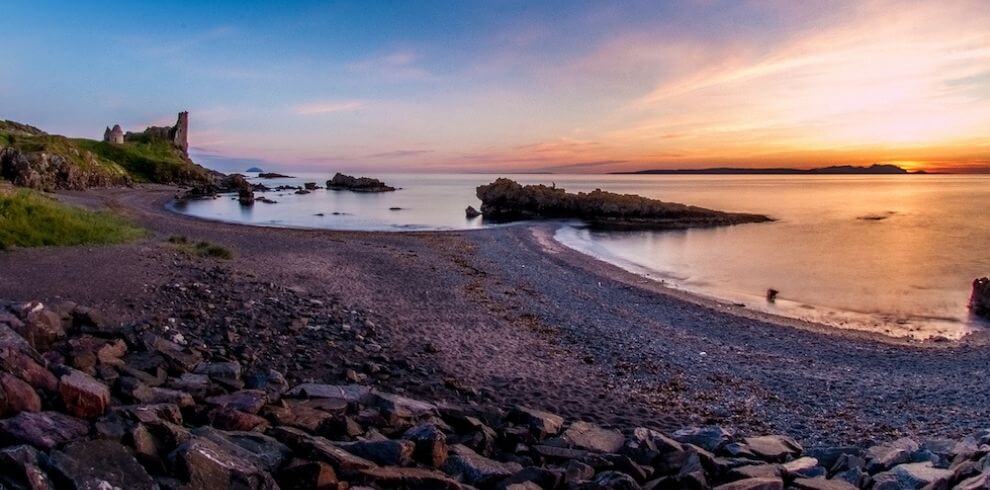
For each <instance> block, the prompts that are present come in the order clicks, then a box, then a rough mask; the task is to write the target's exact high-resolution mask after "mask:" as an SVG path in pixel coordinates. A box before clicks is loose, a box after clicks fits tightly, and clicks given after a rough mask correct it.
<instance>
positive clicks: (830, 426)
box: [0, 187, 990, 443]
mask: <svg viewBox="0 0 990 490" xmlns="http://www.w3.org/2000/svg"><path fill="white" fill-rule="evenodd" d="M174 192H175V191H174V189H169V188H162V187H156V188H144V189H114V190H105V191H99V192H89V193H72V194H66V195H64V196H63V199H65V200H67V201H71V202H76V203H79V204H84V205H88V206H95V207H100V206H109V207H113V208H116V209H118V210H121V211H122V212H124V213H126V214H128V215H130V216H131V217H132V218H133V219H134V220H135V221H137V222H139V223H140V224H142V225H143V226H145V227H147V228H148V229H149V230H151V231H152V236H150V237H149V238H148V239H146V240H142V241H140V242H136V243H132V244H127V245H122V246H113V247H81V248H71V249H69V248H65V249H35V250H19V251H15V252H13V253H7V254H0V298H11V299H17V300H26V299H35V298H40V299H42V300H45V301H59V300H66V299H68V300H72V301H76V302H78V303H84V304H91V305H94V306H98V307H101V308H104V309H106V310H108V311H111V312H113V313H114V314H116V315H118V316H120V317H122V318H125V319H129V320H136V319H139V318H147V317H149V316H157V317H167V316H168V315H169V313H170V311H167V310H168V309H169V308H171V306H168V305H169V304H171V303H168V302H163V301H162V298H161V296H162V295H163V294H166V293H163V291H168V290H169V289H168V287H167V286H168V285H170V284H179V283H182V284H184V283H192V282H204V281H205V282H206V283H207V285H209V282H210V281H217V282H219V281H223V282H224V284H226V285H229V284H235V286H236V285H240V284H242V283H243V284H244V285H243V287H241V286H236V287H234V289H235V290H236V293H237V294H239V295H242V296H245V297H248V296H250V295H259V296H264V295H265V294H269V293H264V292H261V291H262V289H259V287H258V285H259V284H262V285H263V284H266V283H271V285H273V286H275V285H277V286H278V288H277V289H278V290H279V291H283V293H279V294H290V293H291V294H297V295H303V296H305V297H307V298H313V299H319V300H320V301H326V302H328V303H331V302H332V303H333V304H335V305H344V307H346V308H351V309H355V310H358V311H360V312H361V314H362V315H365V316H367V317H369V318H370V319H372V320H373V322H374V324H375V325H376V327H377V335H378V337H377V338H376V339H375V345H381V347H382V348H383V352H382V353H378V354H376V355H372V354H373V353H374V352H375V351H365V350H364V349H361V352H357V351H355V352H349V353H347V352H345V353H342V354H341V353H337V354H334V355H335V356H336V355H342V356H348V357H347V359H348V360H347V361H346V362H347V363H352V364H353V367H355V368H356V369H358V370H360V368H361V366H363V365H364V364H362V362H363V361H364V360H367V359H374V360H375V361H376V362H379V361H382V360H383V359H384V362H387V363H389V364H392V365H397V366H400V367H401V371H400V372H401V373H404V374H403V375H402V376H374V377H373V380H374V382H377V383H381V384H385V385H388V386H389V387H390V388H393V389H400V390H407V391H410V392H413V393H416V394H418V395H423V396H427V395H428V396H432V397H440V398H449V399H460V400H463V399H470V400H474V401H479V402H486V401H497V402H500V403H514V402H519V403H526V404H529V405H533V406H537V407H542V408H546V409H550V410H553V411H557V412H560V413H563V414H565V415H568V416H574V417H582V418H587V419H594V420H598V421H600V422H604V423H615V424H623V425H625V424H632V423H638V424H644V425H649V426H656V427H658V428H661V429H665V430H669V429H672V428H679V427H682V426H685V425H692V424H700V423H725V424H731V425H734V426H737V427H739V428H741V429H743V430H752V431H758V432H773V431H780V432H787V433H790V434H792V435H794V436H795V437H797V438H798V439H800V440H802V441H804V442H806V443H817V442H835V443H838V442H868V441H870V440H873V439H877V438H879V439H884V440H888V439H890V438H891V437H894V436H897V435H900V434H915V435H933V434H934V435H945V436H958V435H960V434H962V433H966V432H968V431H969V430H971V429H974V428H977V427H983V426H985V421H986V420H987V416H988V414H990V385H988V384H987V383H986V381H985V377H986V372H985V371H986V369H987V368H986V366H987V360H988V359H990V351H988V348H987V347H985V346H981V345H977V344H975V343H967V344H954V345H952V346H948V347H944V346H943V347H939V348H931V347H919V346H911V345H898V344H895V343H889V342H882V341H877V340H876V339H873V338H869V337H868V336H864V335H855V334H846V335H833V334H827V333H822V332H820V331H816V330H817V329H816V328H815V327H814V326H807V325H806V326H804V327H805V328H796V327H794V326H782V325H780V324H778V323H776V322H774V321H769V320H768V319H766V318H763V317H760V316H758V315H753V314H748V313H745V312H741V311H739V310H738V309H737V308H732V307H724V306H720V305H718V304H716V303H713V302H701V303H699V302H697V301H694V300H692V299H690V298H684V297H679V295H676V294H668V293H665V292H663V291H661V290H659V288H657V287H656V286H655V285H651V284H646V283H644V282H643V281H642V280H641V279H640V278H637V277H635V276H633V275H631V274H628V273H624V272H622V271H620V270H618V269H616V268H614V267H611V266H609V265H607V264H603V263H601V262H597V261H593V260H590V259H589V258H588V257H586V256H583V255H581V254H578V253H576V252H573V251H570V250H566V249H563V248H560V247H558V246H555V245H554V243H553V242H552V240H550V239H549V238H548V234H549V233H550V231H552V230H548V229H547V228H546V227H540V226H537V227H531V226H512V227H505V228H498V229H490V230H482V231H470V232H449V233H360V232H333V231H307V230H286V229H272V228H258V227H249V226H241V225H233V224H224V223H214V222H207V221H202V220H196V219H192V218H187V217H184V216H180V215H177V214H174V213H171V212H168V211H166V210H165V209H164V204H165V202H167V201H168V200H169V199H170V198H171V196H172V195H173V194H174ZM172 235H183V236H187V237H189V238H190V239H196V240H208V241H211V242H214V243H218V244H221V245H223V246H226V247H228V248H230V249H231V250H233V251H234V253H235V258H234V259H233V260H231V261H216V260H210V259H196V260H189V259H186V258H184V257H182V256H181V254H179V253H177V252H176V250H175V249H174V247H172V246H170V245H168V244H167V243H166V242H165V239H166V238H167V237H169V236H172ZM548 248H549V250H548ZM204 271H205V272H204ZM210 271H212V272H210ZM207 272H209V273H207ZM259 299H262V298H259ZM185 306H188V305H185ZM163 310H166V311H163ZM224 313H225V312H222V311H219V312H213V311H210V312H204V313H203V314H204V315H223V314H224ZM227 313H229V312H227ZM276 323H277V322H276ZM284 327H285V326H284V325H280V324H273V325H270V326H266V327H263V328H279V329H281V328H284ZM259 328H262V327H259ZM304 347H306V348H307V349H308V351H307V352H310V353H312V352H316V353H319V352H321V351H320V349H323V348H324V347H320V346H316V345H309V346H304ZM299 348H302V347H299ZM259 349H264V346H259ZM326 349H328V350H327V354H326V355H327V356H328V358H329V357H330V353H329V349H331V348H330V347H326ZM279 352H285V351H279ZM292 352H297V354H281V355H301V354H298V352H299V351H298V350H297V351H292ZM335 359H336V357H335ZM289 364H291V363H289ZM316 364H319V363H316ZM337 368H339V366H336V367H334V366H328V367H326V369H325V370H324V371H321V370H320V369H319V368H318V366H317V367H314V366H313V365H310V364H303V365H300V367H299V369H300V372H295V373H290V375H292V376H294V377H295V378H297V379H299V378H302V377H313V378H320V377H324V378H329V377H331V376H339V375H340V369H337Z"/></svg>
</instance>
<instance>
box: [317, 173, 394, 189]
mask: <svg viewBox="0 0 990 490" xmlns="http://www.w3.org/2000/svg"><path fill="white" fill-rule="evenodd" d="M327 189H331V190H335V191H341V190H343V191H354V192H392V191H394V190H395V187H392V186H389V185H386V184H385V183H384V182H382V181H380V180H378V179H372V178H371V177H353V176H350V175H344V174H342V173H340V172H337V173H336V174H334V176H333V178H331V179H330V180H328V181H327Z"/></svg>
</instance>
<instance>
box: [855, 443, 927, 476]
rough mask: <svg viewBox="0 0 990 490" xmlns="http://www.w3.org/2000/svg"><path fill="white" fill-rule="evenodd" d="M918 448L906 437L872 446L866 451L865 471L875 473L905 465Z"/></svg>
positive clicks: (916, 444)
mask: <svg viewBox="0 0 990 490" xmlns="http://www.w3.org/2000/svg"><path fill="white" fill-rule="evenodd" d="M918 447H919V446H918V443H917V442H916V441H915V440H914V439H911V438H908V437H904V438H901V439H898V440H896V441H893V442H889V443H887V444H880V445H878V446H873V447H871V448H869V449H867V450H866V454H865V456H866V463H867V470H868V471H869V472H870V473H877V472H880V471H884V470H889V469H890V468H893V467H894V466H896V465H899V464H901V463H907V462H908V461H911V454H912V453H914V452H915V451H917V450H918Z"/></svg>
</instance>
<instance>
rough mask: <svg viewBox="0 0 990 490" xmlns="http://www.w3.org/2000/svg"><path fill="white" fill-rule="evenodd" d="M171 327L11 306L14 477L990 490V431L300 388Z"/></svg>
mask: <svg viewBox="0 0 990 490" xmlns="http://www.w3.org/2000/svg"><path fill="white" fill-rule="evenodd" d="M210 352H211V351H210V350H209V349H207V348H200V347H197V346H195V345H194V344H193V343H191V342H188V341H187V340H186V339H185V338H184V336H183V334H182V332H180V331H177V330H176V329H175V328H172V327H162V328H157V329H156V328H153V327H151V326H149V325H146V324H141V325H118V324H116V323H113V322H110V321H108V320H107V319H106V318H104V316H103V315H101V314H100V313H99V312H97V311H94V310H92V309H89V308H85V307H79V306H75V305H71V304H65V305H59V306H57V307H54V308H49V307H46V306H44V305H42V304H40V303H37V302H32V303H26V304H11V303H0V394H2V396H0V468H2V471H0V484H2V486H3V487H4V488H18V489H19V488H30V489H46V488H128V489H142V488H149V489H150V488H193V489H199V488H202V489H206V488H263V489H274V488H321V489H343V488H349V487H359V486H364V487H370V488H382V489H384V488H449V489H457V488H497V489H537V488H546V489H582V488H587V489H596V488H598V489H600V488H619V489H637V488H651V489H668V488H669V489H673V488H711V487H714V488H721V489H757V488H759V489H775V488H785V487H789V488H800V489H852V488H874V489H901V488H905V489H906V488H950V487H953V486H954V487H955V488H965V489H975V488H987V485H988V484H990V430H984V431H978V432H976V433H974V434H972V435H970V436H968V437H965V438H963V439H961V440H948V439H945V440H942V439H935V440H928V441H915V440H913V439H899V440H896V441H891V442H887V443H885V444H880V445H878V446H875V447H871V448H866V449H863V448H856V447H820V448H807V449H806V448H803V447H802V446H801V445H800V444H798V443H797V442H796V441H794V440H792V439H791V438H789V437H787V436H784V435H769V436H751V437H745V436H742V435H738V434H736V433H735V432H734V431H733V430H731V429H728V428H723V427H717V426H708V427H696V428H687V429H683V430H679V431H676V432H673V433H671V434H662V433H660V432H658V431H656V430H653V429H650V428H647V427H630V428H623V429H621V430H617V429H613V428H605V427H600V426H597V425H595V424H592V423H589V422H584V421H578V420H572V421H569V420H565V419H564V418H562V417H560V416H557V415H555V414H553V413H549V412H545V411H541V410H535V409H532V408H528V407H521V406H517V407H497V406H488V405H472V406H457V405H451V404H447V403H432V402H428V401H423V400H416V399H412V398H408V397H406V396H402V395H397V394H393V393H388V392H385V391H382V390H380V389H377V388H375V387H373V386H369V385H365V384H356V383H350V384H323V383H314V382H309V383H302V384H298V385H296V386H294V387H290V385H289V383H288V382H287V381H286V379H285V377H284V376H283V375H282V374H281V373H279V372H278V371H275V370H273V369H271V368H265V367H262V366H254V367H251V368H245V366H243V365H242V364H241V362H240V361H239V360H238V359H236V358H231V357H223V358H218V357H214V356H213V355H212V354H211V353H210Z"/></svg>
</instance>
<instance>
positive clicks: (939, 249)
mask: <svg viewBox="0 0 990 490" xmlns="http://www.w3.org/2000/svg"><path fill="white" fill-rule="evenodd" d="M374 176H375V177H378V178H381V179H382V180H384V181H385V182H387V183H388V184H390V185H393V186H396V187H400V188H401V190H399V191H396V192H388V193H379V194H362V193H354V192H347V191H328V190H322V189H320V190H316V191H313V192H311V193H309V194H305V195H297V194H294V193H293V191H272V192H265V193H258V195H259V196H261V195H264V196H266V197H268V198H270V199H273V200H276V201H278V203H277V204H266V203H260V202H259V203H256V204H255V205H254V206H251V207H242V206H240V205H239V204H238V203H237V201H236V199H235V198H234V197H232V196H223V197H220V198H218V199H213V200H203V201H193V202H190V203H188V204H185V205H184V206H182V207H180V208H178V209H177V210H178V211H180V212H183V213H188V214H191V215H194V216H198V217H203V218H208V219H218V220H224V221H233V222H240V223H250V224H254V225H261V226H278V227H306V228H329V229H342V230H392V231H403V230H408V231H413V230H456V229H470V228H481V227H485V226H489V225H490V224H488V223H486V222H485V221H484V219H483V218H474V219H469V218H467V217H465V214H464V209H465V207H467V206H469V205H471V206H474V207H475V208H480V202H479V201H478V199H477V197H475V188H476V187H477V186H478V185H482V184H486V183H489V182H491V181H492V180H494V179H495V178H496V177H499V176H504V177H509V178H512V179H514V180H516V181H518V182H520V183H524V184H530V183H542V184H547V185H551V184H555V185H556V186H557V187H562V188H565V189H567V190H568V191H591V190H594V189H596V188H600V189H603V190H607V191H612V192H620V193H629V194H639V195H642V196H646V197H651V198H657V199H662V200H665V201H674V202H682V203H686V204H693V205H698V206H704V207H708V208H713V209H719V210H724V211H739V212H750V213H761V214H766V215H768V216H770V217H772V218H774V220H775V221H773V222H771V223H761V224H746V225H737V226H730V227H722V228H714V229H695V230H686V231H639V232H629V231H624V232H606V231H597V230H592V229H589V228H586V227H582V226H580V225H562V226H561V227H560V229H559V230H558V231H557V232H556V239H557V240H558V241H560V242H561V243H563V244H564V245H566V246H569V247H572V248H574V249H577V250H579V251H581V252H585V253H587V254H590V255H592V256H595V257H597V258H599V259H602V260H605V261H607V262H610V263H613V264H615V265H618V266H620V267H623V268H626V269H628V270H630V271H633V272H636V273H638V274H642V275H643V276H645V277H649V278H652V279H654V280H657V281H663V282H664V283H665V284H667V285H668V286H670V287H674V288H680V289H684V290H687V291H690V292H694V293H698V294H702V295H706V296H711V297H715V298H719V299H722V300H725V301H730V302H734V303H742V304H745V305H746V306H747V307H750V308H754V309H759V310H762V311H767V312H771V313H776V314H781V315H785V316H790V317H794V318H799V319H803V320H809V321H814V322H820V323H825V324H829V325H833V326H836V327H841V328H853V329H861V330H869V331H875V332H880V333H884V334H888V335H894V336H911V337H916V338H928V337H933V336H942V337H947V338H959V337H961V336H963V335H965V334H966V333H969V332H971V331H974V330H976V329H980V328H984V327H986V326H987V325H986V324H985V323H983V322H981V321H980V320H978V319H976V318H972V317H971V316H970V315H969V312H968V310H967V307H966V305H967V302H968V299H969V293H970V287H971V283H972V280H973V279H974V278H976V277H978V276H983V275H990V217H988V216H987V209H988V207H987V203H988V202H990V176H963V175H895V176H876V175H868V176H867V175H863V176H851V175H846V176H822V175H814V176H812V175H795V176H755V175H732V176H729V175H691V176H687V175H656V176H650V175H560V174H554V175H547V174H542V175H481V174H443V175H440V174H429V175H420V174H396V175H374ZM327 178H329V174H319V175H318V174H310V175H299V176H296V177H295V178H292V179H272V180H263V181H259V180H256V179H253V180H255V181H258V182H263V183H264V184H265V185H267V186H269V187H275V186H278V185H301V184H303V183H304V182H317V183H318V184H319V185H321V186H322V185H324V183H325V181H326V179H327ZM770 288H773V289H775V290H778V291H779V292H780V293H779V295H778V297H777V300H776V301H775V302H773V303H770V302H768V301H767V300H766V291H767V290H768V289H770Z"/></svg>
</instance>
